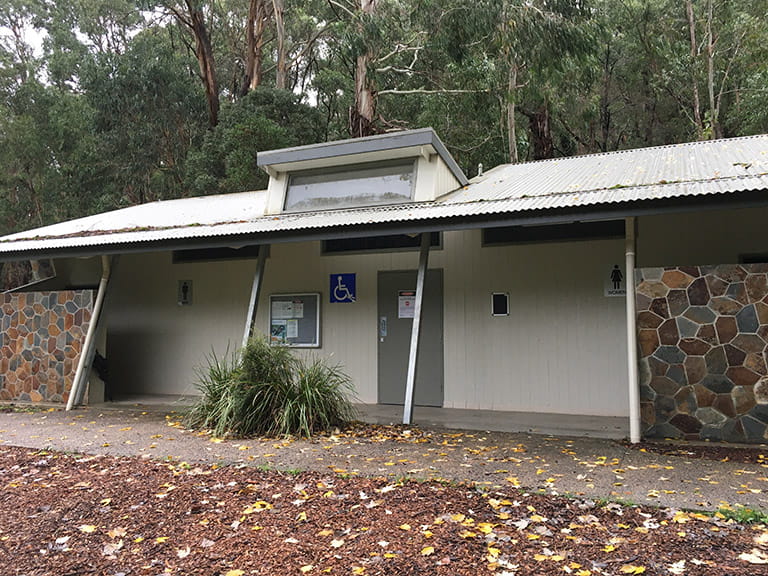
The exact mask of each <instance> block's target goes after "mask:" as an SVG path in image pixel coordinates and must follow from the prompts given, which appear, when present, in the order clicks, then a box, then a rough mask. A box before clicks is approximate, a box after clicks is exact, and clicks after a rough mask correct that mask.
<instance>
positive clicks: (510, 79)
mask: <svg viewBox="0 0 768 576" xmlns="http://www.w3.org/2000/svg"><path fill="white" fill-rule="evenodd" d="M516 106H517V63H516V62H509V70H508V73H507V148H508V150H509V161H510V162H512V163H513V164H517V163H518V162H520V156H519V155H518V153H517V121H516V119H515V109H516Z"/></svg>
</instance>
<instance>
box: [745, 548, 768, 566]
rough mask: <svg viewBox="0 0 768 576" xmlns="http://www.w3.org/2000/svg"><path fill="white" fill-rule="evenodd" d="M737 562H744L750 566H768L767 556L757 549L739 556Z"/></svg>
mask: <svg viewBox="0 0 768 576" xmlns="http://www.w3.org/2000/svg"><path fill="white" fill-rule="evenodd" d="M739 560H744V561H745V562H749V563H750V564H768V555H766V554H765V553H764V552H763V551H761V550H758V549H757V548H753V549H752V552H750V553H747V552H744V553H743V554H739Z"/></svg>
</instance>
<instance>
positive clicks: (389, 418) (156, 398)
mask: <svg viewBox="0 0 768 576" xmlns="http://www.w3.org/2000/svg"><path fill="white" fill-rule="evenodd" d="M195 400H196V397H195V396H174V395H168V394H165V395H163V394H143V395H134V396H124V397H120V398H116V399H115V401H113V402H105V403H103V404H95V405H94V406H95V407H99V408H103V409H110V408H113V409H126V408H131V407H134V408H140V409H145V410H164V409H165V410H183V409H185V408H188V407H189V406H191V405H192V404H193V403H194V402H195ZM355 407H356V408H357V410H358V417H359V419H360V420H361V421H362V422H367V423H369V424H400V423H402V421H403V407H402V406H398V405H388V404H356V405H355ZM412 422H413V424H414V425H415V426H426V427H433V428H434V427H437V428H456V429H460V430H488V431H494V432H527V433H530V434H551V435H555V436H588V437H592V438H613V439H621V438H626V437H628V435H629V419H628V418H620V417H612V416H581V415H575V414H542V413H538V414H536V413H527V412H503V411H496V410H462V409H457V408H435V407H427V406H416V407H414V410H413V420H412Z"/></svg>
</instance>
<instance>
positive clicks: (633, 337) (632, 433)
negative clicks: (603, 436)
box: [624, 216, 640, 444]
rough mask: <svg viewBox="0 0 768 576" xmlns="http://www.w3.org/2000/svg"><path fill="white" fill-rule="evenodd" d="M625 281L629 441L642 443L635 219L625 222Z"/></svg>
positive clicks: (628, 218)
mask: <svg viewBox="0 0 768 576" xmlns="http://www.w3.org/2000/svg"><path fill="white" fill-rule="evenodd" d="M624 225H625V228H626V231H625V234H626V237H625V247H624V252H625V257H626V262H625V273H626V277H625V281H626V283H627V290H626V293H627V372H628V382H629V441H630V442H632V443H633V444H636V443H637V442H640V384H639V380H640V379H639V377H638V366H637V315H636V305H635V251H636V239H635V225H636V223H635V218H634V216H629V217H627V218H626V220H625V224H624Z"/></svg>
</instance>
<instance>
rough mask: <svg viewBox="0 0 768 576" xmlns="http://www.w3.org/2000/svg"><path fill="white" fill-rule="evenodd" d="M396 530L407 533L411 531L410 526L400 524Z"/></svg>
mask: <svg viewBox="0 0 768 576" xmlns="http://www.w3.org/2000/svg"><path fill="white" fill-rule="evenodd" d="M398 528H400V530H405V531H408V530H410V529H411V525H410V524H400V526H398Z"/></svg>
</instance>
